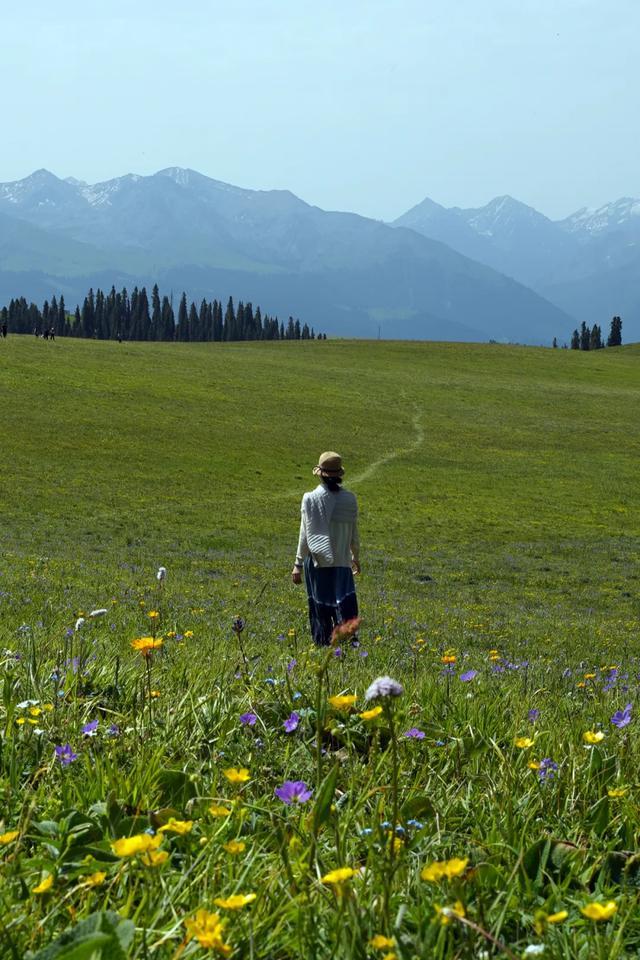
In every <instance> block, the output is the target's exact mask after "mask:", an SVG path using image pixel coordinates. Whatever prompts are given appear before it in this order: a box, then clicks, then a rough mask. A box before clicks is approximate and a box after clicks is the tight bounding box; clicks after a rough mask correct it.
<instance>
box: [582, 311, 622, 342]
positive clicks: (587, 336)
mask: <svg viewBox="0 0 640 960" xmlns="http://www.w3.org/2000/svg"><path fill="white" fill-rule="evenodd" d="M621 344H622V320H621V319H620V317H613V319H612V320H611V327H610V329H609V336H608V337H607V343H606V345H607V347H619V346H620V345H621ZM604 346H605V342H604V339H603V337H602V329H601V327H599V326H598V324H597V323H594V325H593V326H592V327H591V328H589V327H588V326H587V325H586V323H585V322H584V320H583V321H582V324H581V325H580V329H579V330H577V329H576V330H574V331H573V333H572V334H571V349H572V350H601V349H602V348H603V347H604Z"/></svg>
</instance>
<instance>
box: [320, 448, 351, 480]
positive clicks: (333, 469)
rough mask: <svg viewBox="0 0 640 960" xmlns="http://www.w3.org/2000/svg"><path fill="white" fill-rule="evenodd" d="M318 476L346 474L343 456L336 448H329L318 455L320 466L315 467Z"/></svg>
mask: <svg viewBox="0 0 640 960" xmlns="http://www.w3.org/2000/svg"><path fill="white" fill-rule="evenodd" d="M313 474H314V476H316V477H341V476H343V474H344V467H343V466H342V457H341V456H340V454H339V453H336V452H335V450H327V451H325V453H321V454H320V456H319V457H318V466H317V467H314V468H313Z"/></svg>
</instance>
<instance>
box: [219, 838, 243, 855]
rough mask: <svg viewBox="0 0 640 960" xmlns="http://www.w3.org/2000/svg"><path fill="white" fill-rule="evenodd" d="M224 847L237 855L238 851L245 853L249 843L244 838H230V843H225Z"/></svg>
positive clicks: (228, 851)
mask: <svg viewBox="0 0 640 960" xmlns="http://www.w3.org/2000/svg"><path fill="white" fill-rule="evenodd" d="M223 848H224V849H225V850H226V851H227V853H230V854H232V855H233V856H235V854H236V853H243V852H244V851H245V850H246V849H247V845H246V843H244V841H242V840H229V842H228V843H225V844H223Z"/></svg>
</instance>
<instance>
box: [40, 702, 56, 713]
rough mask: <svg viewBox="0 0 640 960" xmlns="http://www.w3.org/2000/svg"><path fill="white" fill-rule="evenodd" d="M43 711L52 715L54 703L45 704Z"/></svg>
mask: <svg viewBox="0 0 640 960" xmlns="http://www.w3.org/2000/svg"><path fill="white" fill-rule="evenodd" d="M42 709H43V710H46V711H47V713H51V711H52V710H53V704H52V703H43V704H42Z"/></svg>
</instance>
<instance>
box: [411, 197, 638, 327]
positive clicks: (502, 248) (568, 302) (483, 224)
mask: <svg viewBox="0 0 640 960" xmlns="http://www.w3.org/2000/svg"><path fill="white" fill-rule="evenodd" d="M394 225H395V226H398V227H409V228H410V229H412V230H415V231H417V232H418V233H420V234H422V235H423V236H426V237H429V238H431V239H435V240H439V241H441V242H442V243H446V244H448V245H449V246H450V247H452V248H453V249H454V250H458V251H459V252H460V253H462V254H464V255H465V256H470V257H473V258H474V259H476V260H479V261H480V262H481V263H484V264H486V265H487V266H490V267H492V268H493V269H494V270H497V271H499V272H501V273H504V274H506V275H507V276H510V277H513V278H514V279H516V280H518V281H520V282H521V283H523V284H526V285H527V286H530V287H531V288H532V289H533V290H535V291H536V292H537V293H539V294H540V295H541V296H544V297H546V298H547V299H549V300H551V302H553V303H555V304H556V305H557V306H558V307H560V308H561V309H562V310H564V311H566V312H567V313H569V314H571V315H572V316H573V317H575V318H576V321H578V322H579V321H582V320H585V321H586V322H587V323H588V324H589V325H591V324H593V323H599V324H600V325H602V326H606V324H607V323H608V321H609V320H610V319H611V317H612V316H613V315H614V314H618V315H621V316H622V317H623V322H624V328H623V330H624V335H625V337H626V338H627V339H629V338H630V339H640V297H639V296H638V295H637V293H636V287H637V278H638V265H639V264H640V200H635V199H633V198H629V197H626V198H623V199H621V200H617V201H615V202H613V203H609V204H606V205H605V206H603V207H600V208H599V209H597V210H588V209H586V208H585V209H583V210H579V211H577V212H576V213H574V214H572V215H571V216H570V217H567V218H566V219H565V220H555V221H554V220H550V219H549V218H548V217H545V216H543V214H541V213H539V212H538V211H537V210H534V209H533V208H532V207H529V206H527V205H526V204H523V203H520V202H519V201H518V200H514V199H513V198H512V197H496V198H495V199H494V200H492V201H491V202H490V203H488V204H487V205H486V206H485V207H480V208H477V209H467V210H465V209H461V208H459V207H451V208H446V207H443V206H440V205H439V204H437V203H435V202H434V201H433V200H431V199H429V198H426V199H425V200H423V201H422V202H421V203H419V204H417V205H416V206H415V207H413V208H412V209H411V210H408V211H407V212H406V213H404V214H403V215H402V216H401V217H398V219H397V220H395V221H394Z"/></svg>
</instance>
